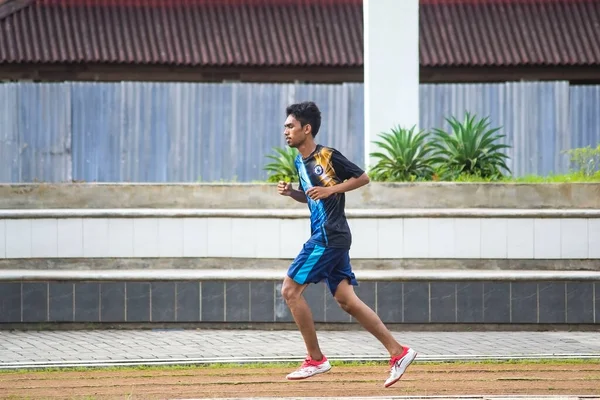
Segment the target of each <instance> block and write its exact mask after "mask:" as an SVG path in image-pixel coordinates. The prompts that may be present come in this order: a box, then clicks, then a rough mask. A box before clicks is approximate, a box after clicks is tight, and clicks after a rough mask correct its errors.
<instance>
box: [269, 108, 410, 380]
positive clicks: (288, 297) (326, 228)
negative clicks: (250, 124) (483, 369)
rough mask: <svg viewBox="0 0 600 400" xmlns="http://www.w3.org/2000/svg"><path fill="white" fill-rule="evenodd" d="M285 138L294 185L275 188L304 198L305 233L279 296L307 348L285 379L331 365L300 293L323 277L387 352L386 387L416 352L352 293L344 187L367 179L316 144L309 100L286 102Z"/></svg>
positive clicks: (316, 122) (315, 113) (315, 114)
mask: <svg viewBox="0 0 600 400" xmlns="http://www.w3.org/2000/svg"><path fill="white" fill-rule="evenodd" d="M286 115H287V119H286V120H285V124H284V127H285V130H284V133H285V139H286V142H287V144H288V146H290V147H294V148H296V149H298V152H299V153H300V154H299V155H298V157H297V158H296V160H295V164H296V168H297V169H298V175H299V177H300V179H299V187H298V189H294V188H292V184H291V183H286V182H279V183H278V185H277V190H278V192H279V194H281V195H283V196H289V197H291V198H293V199H294V200H296V201H298V202H301V203H308V208H309V210H310V222H311V236H310V238H309V239H308V241H307V242H306V243H304V246H303V249H302V250H301V251H300V254H298V256H297V257H296V259H295V260H294V261H293V262H292V264H291V265H290V267H289V269H288V271H287V276H286V277H285V278H284V281H283V286H282V288H281V294H282V296H283V298H284V299H285V301H286V303H287V305H288V307H289V309H290V311H291V313H292V315H293V317H294V321H295V322H296V325H297V326H298V328H299V330H300V333H301V334H302V337H303V339H304V343H305V345H306V350H307V352H308V354H307V356H306V359H305V360H304V363H302V365H301V366H300V368H299V369H298V370H296V371H294V372H292V373H290V374H289V375H288V376H287V379H290V380H295V379H305V378H309V377H311V376H313V375H316V374H320V373H323V372H327V371H329V370H330V369H331V365H330V363H329V361H327V358H326V357H325V355H324V354H323V353H322V352H321V349H320V347H319V342H318V340H317V333H316V329H315V325H314V320H313V317H312V313H311V310H310V308H309V306H308V304H307V303H306V300H305V299H304V297H303V295H302V293H303V292H304V289H305V288H306V286H307V285H308V284H310V283H319V282H321V281H323V280H324V281H325V282H326V284H327V285H328V287H329V290H330V292H331V294H332V295H333V296H334V298H335V299H336V301H337V302H338V304H339V305H340V307H341V308H342V309H343V310H344V311H346V312H347V313H348V314H350V315H352V316H353V317H354V318H355V319H356V320H357V321H358V322H359V323H360V324H361V325H362V326H363V327H364V328H365V329H366V330H367V331H369V332H370V333H371V334H372V335H373V336H375V337H376V338H377V339H378V340H379V341H380V342H381V343H382V344H383V345H384V346H385V348H386V349H387V351H388V352H389V353H390V376H389V377H388V378H387V380H386V381H385V383H384V386H385V387H389V386H391V385H393V384H394V383H396V382H398V380H400V378H401V377H402V374H404V371H406V368H407V367H408V366H409V365H410V364H411V363H412V362H413V360H414V359H415V357H416V355H417V353H416V352H415V351H414V350H413V349H411V348H409V347H407V346H402V345H400V344H399V343H398V342H397V341H396V339H394V337H393V336H392V334H391V333H390V331H389V330H388V329H387V328H386V326H385V325H384V324H383V322H382V321H381V319H380V318H379V317H378V316H377V314H376V313H375V312H374V311H373V310H371V308H369V306H367V305H366V304H365V303H363V302H362V300H360V299H359V298H358V296H357V295H356V293H355V292H354V287H353V286H356V285H358V282H357V281H356V278H355V276H354V273H353V272H352V267H351V265H350V256H349V250H350V245H351V242H352V235H351V233H350V228H349V226H348V222H347V221H346V216H345V213H344V206H345V195H344V193H345V192H348V191H351V190H354V189H358V188H360V187H362V186H364V185H366V184H368V183H369V177H368V176H367V174H366V173H365V171H363V170H362V169H361V168H359V167H358V166H356V165H355V164H353V163H352V162H350V161H349V160H348V159H346V157H344V156H343V155H342V154H341V153H340V152H339V151H338V150H336V149H333V148H331V147H326V146H322V145H320V144H316V142H315V136H317V133H318V132H319V128H320V126H321V112H320V111H319V108H318V107H317V106H316V105H315V103H313V102H304V103H299V104H292V105H290V106H289V107H287V109H286Z"/></svg>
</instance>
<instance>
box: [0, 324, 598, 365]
mask: <svg viewBox="0 0 600 400" xmlns="http://www.w3.org/2000/svg"><path fill="white" fill-rule="evenodd" d="M393 333H394V336H395V337H396V338H397V339H398V340H399V341H400V342H401V343H403V344H407V345H409V346H411V347H413V348H414V349H415V350H417V351H418V352H419V355H418V357H417V360H459V359H478V358H492V359H494V358H495V359H505V358H524V357H548V358H559V357H568V358H576V357H594V358H600V333H597V332H397V331H396V332H393ZM318 335H319V339H320V342H321V347H322V349H323V352H324V353H325V354H326V355H327V357H328V358H330V359H332V360H335V359H349V360H352V359H355V360H365V359H366V360H381V359H386V358H387V354H386V351H385V349H384V348H383V346H381V345H380V344H379V342H378V341H377V340H376V339H375V338H373V337H372V336H371V335H370V334H369V333H367V332H365V331H319V332H318ZM304 354H305V349H304V344H303V342H302V338H301V336H300V334H299V333H298V332H296V331H258V330H247V331H240V330H194V329H187V330H108V331H107V330H96V331H43V332H38V331H0V368H11V367H16V366H19V365H24V366H27V365H32V364H36V363H39V364H44V365H46V364H51V365H54V364H57V365H58V364H61V363H62V364H65V365H86V364H96V365H102V364H118V363H134V362H140V363H144V364H159V363H178V362H184V363H185V362H187V363H205V362H219V361H223V362H225V361H261V360H300V359H302V358H303V357H304Z"/></svg>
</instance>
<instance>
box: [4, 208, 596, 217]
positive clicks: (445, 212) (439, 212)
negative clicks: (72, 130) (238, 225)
mask: <svg viewBox="0 0 600 400" xmlns="http://www.w3.org/2000/svg"><path fill="white" fill-rule="evenodd" d="M346 216H347V217H348V218H352V219H355V218H600V209H595V210H592V209H543V210H537V209H494V208H456V209H453V208H441V209H438V208H435V209H434V208H430V209H428V208H421V209H418V208H417V209H410V208H408V209H405V208H398V209H348V210H346ZM308 217H309V212H308V210H306V209H303V210H297V209H263V210H259V209H216V208H211V209H164V208H161V209H154V208H135V209H131V208H117V209H40V210H35V209H30V210H23V209H18V210H0V219H39V218H277V219H304V218H308Z"/></svg>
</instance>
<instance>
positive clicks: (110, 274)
mask: <svg viewBox="0 0 600 400" xmlns="http://www.w3.org/2000/svg"><path fill="white" fill-rule="evenodd" d="M355 274H356V277H357V279H359V280H361V281H540V280H547V281H600V271H497V270H478V271H474V270H469V271H463V270H428V271H421V270H362V271H356V272H355ZM284 277H285V270H284V269H281V270H265V269H261V270H239V269H235V270H231V269H203V270H182V269H159V270H148V269H131V270H92V271H85V270H83V271H81V270H21V269H13V270H8V269H7V270H0V282H1V281H5V282H11V281H12V282H14V281H146V282H147V281H211V280H229V281H257V280H258V281H264V280H267V281H271V280H276V281H279V280H282V279H283V278H284Z"/></svg>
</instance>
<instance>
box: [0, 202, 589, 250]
mask: <svg viewBox="0 0 600 400" xmlns="http://www.w3.org/2000/svg"><path fill="white" fill-rule="evenodd" d="M95 211H97V210H62V211H42V210H33V211H32V210H29V211H28V212H24V211H7V210H0V258H14V259H27V258H46V259H48V258H81V257H83V258H104V257H109V258H112V257H117V258H139V257H175V258H177V257H216V258H250V259H253V258H262V259H291V258H293V257H295V256H296V254H298V252H299V251H300V249H301V248H302V244H303V243H304V242H305V241H306V240H307V239H308V238H309V236H310V222H309V219H308V212H306V211H304V210H298V211H293V210H292V211H290V210H269V211H257V212H252V210H250V211H248V210H237V211H236V210H222V211H219V210H203V211H202V210H200V211H194V210H188V211H187V212H186V211H175V212H173V210H149V211H148V210H146V211H144V212H141V211H140V210H118V211H114V210H113V211H111V210H105V211H102V212H101V213H98V212H95ZM361 211H362V212H361ZM347 214H348V218H349V224H350V228H351V229H352V232H353V245H352V248H351V250H350V255H351V257H352V258H360V259H399V258H416V259H429V258H432V259H565V260H568V259H600V210H584V211H575V212H573V211H553V210H545V211H542V210H521V211H518V210H517V212H516V211H515V210H431V209H429V210H417V211H415V210H402V209H400V210H348V213H347Z"/></svg>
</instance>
